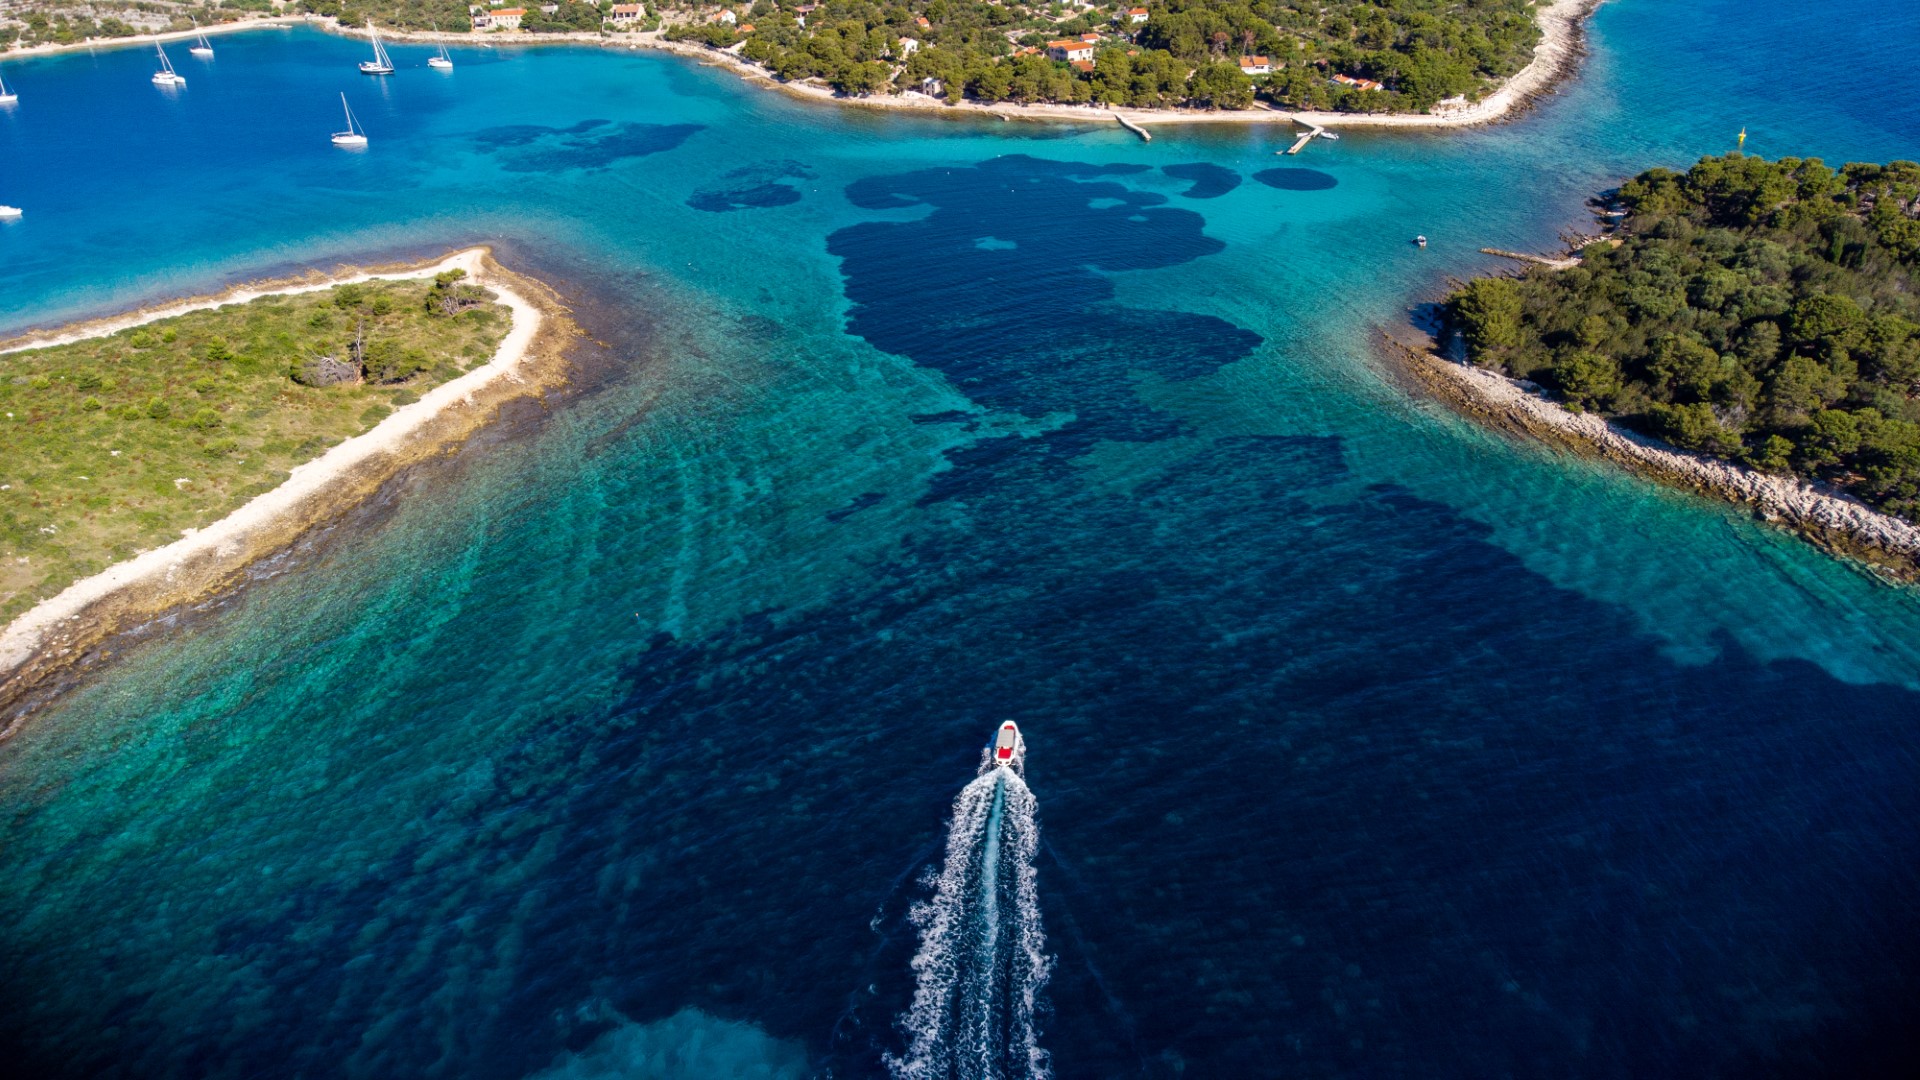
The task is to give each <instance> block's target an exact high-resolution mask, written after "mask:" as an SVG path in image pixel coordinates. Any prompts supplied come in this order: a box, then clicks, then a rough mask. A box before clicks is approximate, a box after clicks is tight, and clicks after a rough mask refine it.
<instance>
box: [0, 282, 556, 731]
mask: <svg viewBox="0 0 1920 1080" xmlns="http://www.w3.org/2000/svg"><path fill="white" fill-rule="evenodd" d="M454 268H460V269H464V270H466V271H467V273H468V275H469V277H470V278H471V279H472V280H473V281H475V282H476V283H478V284H482V285H485V286H486V287H488V288H489V289H492V290H493V292H494V293H496V294H497V295H498V296H499V298H500V302H501V303H503V304H505V305H506V306H507V307H508V308H510V309H511V310H512V312H513V324H512V327H511V328H510V329H509V330H508V332H507V336H506V338H505V339H503V340H502V341H501V343H500V347H499V349H498V350H497V351H496V352H495V353H494V355H493V358H492V359H491V360H489V361H488V362H487V363H486V364H484V365H482V366H481V367H478V368H475V369H474V370H472V371H470V372H467V373H466V374H465V375H462V376H461V377H459V378H458V379H455V380H453V381H451V382H448V383H444V384H442V385H440V386H437V387H435V388H434V389H432V390H431V391H429V392H427V393H426V394H425V395H423V396H422V397H421V399H420V400H419V401H416V402H414V403H412V404H410V405H404V406H401V407H400V408H397V409H395V410H394V411H393V414H392V415H390V416H388V417H387V418H386V419H385V420H382V421H381V422H380V423H379V424H378V425H376V426H375V427H374V428H373V429H372V430H371V431H368V432H365V433H363V434H361V435H358V436H356V437H354V438H351V439H348V440H346V441H345V442H342V443H340V444H338V445H336V446H334V447H333V448H332V449H330V450H328V451H327V452H326V453H325V454H322V455H321V456H320V457H318V458H315V459H313V460H312V461H308V462H306V463H304V464H302V465H299V466H297V467H295V468H294V469H293V470H292V471H291V473H290V475H289V476H288V478H287V480H286V481H285V482H284V483H282V484H281V485H280V486H279V487H276V488H274V489H273V490H272V491H269V492H267V493H265V494H263V495H260V496H258V497H256V498H254V499H252V500H251V501H249V502H247V503H246V504H245V505H243V506H241V507H240V508H239V509H238V510H235V511H234V512H233V513H231V514H229V515H227V516H226V517H224V518H221V519H220V520H219V521H217V522H214V523H213V524H212V525H209V526H207V527H206V528H204V529H200V530H197V531H192V530H190V531H188V532H187V533H186V535H185V536H183V537H182V538H181V539H179V540H176V541H174V542H172V543H170V544H167V545H165V546H164V547H159V548H155V549H153V550H151V551H148V552H145V553H143V554H141V555H138V556H136V557H134V558H132V559H129V560H127V561H125V562H121V563H117V564H115V565H113V566H111V567H109V568H107V569H106V570H104V571H102V572H100V573H98V574H95V575H93V576H92V577H89V578H85V579H83V580H81V581H77V582H75V583H74V584H72V585H69V586H68V587H67V588H66V589H64V590H63V591H61V592H60V593H59V594H58V595H56V596H54V597H52V598H50V599H48V600H45V601H42V602H41V603H40V604H38V605H36V606H35V607H33V608H32V609H31V610H29V611H27V612H26V613H25V614H23V615H21V616H20V617H18V618H16V619H14V620H13V621H12V622H11V623H9V624H7V626H6V628H5V629H4V630H0V739H5V738H6V737H7V736H9V735H11V734H12V733H13V732H14V731H15V730H17V729H18V727H19V726H20V724H21V723H22V722H23V721H24V720H25V718H26V716H27V714H28V713H29V712H31V711H32V709H31V707H22V702H23V701H24V700H25V699H27V698H29V697H30V696H34V695H35V692H36V691H38V690H40V689H42V688H44V687H47V686H49V685H50V684H52V683H54V682H56V681H57V678H58V676H59V675H60V674H61V673H62V672H63V671H65V670H66V669H68V668H69V667H71V666H72V665H74V664H75V663H77V662H79V661H81V660H83V659H86V658H88V655H89V653H90V651H91V650H93V649H95V648H96V647H97V646H99V645H100V644H101V642H103V641H104V640H105V639H107V638H109V637H110V636H112V635H114V634H116V633H118V632H119V631H121V630H123V629H126V628H129V627H132V626H136V625H138V624H140V623H143V622H146V621H148V620H150V619H153V618H155V617H156V616H159V615H162V614H164V613H166V612H168V611H170V610H172V609H174V608H177V607H180V606H182V605H186V604H191V603H195V602H197V601H200V600H204V599H206V598H208V597H210V596H214V595H218V594H220V593H222V592H224V591H226V590H227V589H229V588H231V587H232V586H233V585H234V584H236V583H237V582H238V581H239V579H240V578H241V576H242V574H243V571H245V570H246V568H247V567H248V566H249V565H250V564H252V563H253V562H255V561H257V560H259V559H262V558H265V557H267V556H270V555H273V554H276V553H278V552H281V551H284V550H285V549H286V548H287V547H288V546H290V545H291V544H292V543H293V542H294V541H295V540H297V539H299V537H300V536H301V535H302V534H303V533H305V532H307V531H308V530H309V529H312V528H313V527H315V526H317V525H321V524H324V523H325V522H327V521H330V520H332V519H334V518H336V517H338V516H339V515H340V514H341V513H342V512H343V511H345V510H347V509H348V508H350V507H352V506H354V505H355V504H357V503H359V502H360V501H362V500H363V499H365V498H366V497H367V496H369V495H371V494H372V493H373V492H374V491H376V490H378V489H379V487H380V486H381V485H382V484H384V483H385V482H386V481H387V480H389V479H391V478H392V477H393V476H394V475H395V474H397V473H398V472H399V471H400V470H402V469H403V468H405V467H407V466H409V465H412V464H414V463H416V462H419V461H423V460H425V459H427V458H431V457H434V456H437V455H440V454H444V453H447V452H450V451H451V450H452V449H453V448H454V447H455V446H457V445H458V444H459V443H460V442H461V441H462V440H464V439H465V438H466V436H467V435H469V434H471V433H472V432H473V431H475V430H477V429H478V428H480V427H481V426H482V425H484V424H486V423H487V422H488V421H489V420H491V419H492V418H493V417H494V416H495V415H496V414H497V413H498V411H499V409H500V407H501V406H502V405H504V404H506V403H507V402H509V401H512V400H515V399H517V398H522V397H529V396H535V395H538V394H540V393H542V392H543V391H545V390H547V389H549V388H551V387H554V386H558V385H560V384H561V383H563V382H564V381H565V380H564V375H565V352H566V349H567V346H568V343H569V342H570V341H571V339H572V338H573V337H574V336H576V335H577V334H578V333H579V331H578V328H577V327H575V325H574V324H573V321H572V319H571V318H570V317H569V315H568V312H567V309H566V308H565V307H564V306H562V304H561V303H560V300H559V298H558V296H556V295H555V294H554V293H553V291H552V290H550V289H548V288H547V287H546V286H544V285H542V284H541V283H539V282H537V281H534V280H532V279H529V278H524V277H521V276H519V275H517V274H514V273H512V272H511V271H509V270H507V269H506V268H504V267H502V266H501V265H499V264H498V263H496V262H495V261H494V260H493V258H492V253H491V252H490V251H489V250H488V249H486V248H471V249H468V250H466V251H462V252H459V253H457V254H454V255H451V256H448V257H447V258H444V259H440V260H438V261H436V262H433V263H430V264H424V265H414V266H410V267H401V268H394V267H384V268H377V269H372V270H367V269H358V268H352V269H343V270H341V271H340V272H339V273H337V274H335V275H333V276H331V277H327V278H324V279H319V280H315V279H313V278H312V277H307V278H301V279H297V280H292V281H285V282H279V283H263V284H259V285H249V286H244V287H239V288H235V289H230V290H227V291H226V292H223V293H221V294H219V295H217V296H208V297H200V298H196V299H192V300H185V301H181V302H178V303H170V304H166V305H162V306H158V307H155V308H152V309H149V310H146V311H142V312H137V313H134V314H130V315H119V316H114V317H112V318H107V319H96V320H93V321H91V322H88V323H84V324H79V325H77V326H74V327H69V328H63V329H61V330H59V331H56V332H54V333H51V334H44V335H37V336H33V337H31V338H16V339H14V340H12V341H8V342H5V343H0V352H11V351H17V350H19V349H26V348H36V347H40V346H44V345H54V344H60V343H63V342H68V341H75V340H80V339H83V338H89V337H100V336H103V335H106V334H111V333H114V332H116V331H118V330H122V329H125V328H127V327H130V326H137V325H140V324H142V323H147V322H152V321H154V320H156V319H164V318H168V317H171V316H173V315H178V314H181V313H183V312H187V311H197V310H204V309H207V308H213V307H219V306H221V305H224V304H234V303H245V302H246V301H248V300H252V299H255V298H257V297H261V296H267V295H282V294H291V293H301V292H314V291H317V290H320V289H327V288H331V287H333V286H334V285H340V284H346V283H348V282H354V281H368V280H372V279H375V278H389V279H398V278H421V277H431V276H432V275H434V274H437V273H440V272H442V271H444V270H449V269H454Z"/></svg>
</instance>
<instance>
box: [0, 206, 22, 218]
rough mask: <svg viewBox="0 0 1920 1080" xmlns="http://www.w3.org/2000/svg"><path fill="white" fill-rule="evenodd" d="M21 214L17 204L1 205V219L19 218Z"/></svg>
mask: <svg viewBox="0 0 1920 1080" xmlns="http://www.w3.org/2000/svg"><path fill="white" fill-rule="evenodd" d="M20 214H21V210H20V208H19V207H17V206H0V221H7V220H10V219H12V218H17V217H19V216H20Z"/></svg>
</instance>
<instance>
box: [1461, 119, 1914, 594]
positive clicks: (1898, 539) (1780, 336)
mask: <svg viewBox="0 0 1920 1080" xmlns="http://www.w3.org/2000/svg"><path fill="white" fill-rule="evenodd" d="M1597 205H1599V206H1600V207H1601V215H1602V216H1601V220H1602V221H1603V222H1606V223H1608V228H1607V230H1606V232H1607V235H1605V236H1603V237H1602V238H1600V239H1597V240H1595V241H1593V242H1592V243H1588V244H1586V245H1585V246H1583V247H1582V248H1581V249H1580V250H1579V251H1578V252H1577V253H1576V254H1575V255H1573V256H1571V257H1569V258H1567V259H1565V260H1541V261H1539V262H1536V263H1534V264H1531V265H1529V266H1528V268H1527V269H1525V270H1524V271H1522V272H1520V273H1519V274H1517V275H1503V276H1492V277H1482V278H1479V279H1476V280H1473V281H1470V282H1467V283H1466V284H1464V285H1462V286H1461V287H1460V288H1458V289H1457V290H1455V291H1454V292H1453V293H1452V294H1451V295H1450V296H1448V297H1447V299H1446V301H1445V312H1446V326H1447V328H1448V329H1449V330H1450V331H1451V332H1452V333H1453V334H1455V335H1457V342H1458V344H1459V346H1460V347H1461V350H1462V351H1463V353H1464V358H1465V359H1466V360H1467V361H1468V362H1469V363H1471V364H1472V365H1473V366H1474V367H1477V368H1478V369H1481V372H1482V373H1483V374H1490V375H1493V376H1500V377H1506V379H1508V380H1519V381H1520V382H1519V383H1508V385H1506V386H1504V387H1503V386H1501V385H1500V383H1494V382H1489V381H1488V380H1487V379H1485V378H1481V379H1478V380H1475V379H1463V378H1453V379H1452V380H1451V381H1452V382H1453V384H1454V385H1455V386H1456V387H1464V388H1466V389H1468V390H1469V391H1471V393H1472V395H1473V396H1475V397H1476V398H1477V399H1478V404H1480V405H1482V406H1484V405H1486V404H1488V403H1489V402H1492V403H1494V404H1496V405H1499V406H1501V407H1502V408H1505V407H1507V406H1511V405H1513V404H1515V403H1516V402H1518V401H1519V400H1520V399H1519V398H1518V397H1517V396H1516V394H1515V393H1514V387H1515V386H1523V387H1524V388H1534V387H1537V388H1540V389H1541V391H1542V392H1543V393H1544V394H1545V395H1547V396H1548V397H1550V399H1551V402H1552V409H1553V411H1554V412H1557V413H1559V414H1561V415H1562V416H1563V417H1573V416H1578V415H1584V416H1586V417H1587V418H1588V422H1587V423H1586V424H1585V425H1584V426H1583V425H1578V424H1573V423H1570V422H1567V421H1563V420H1558V419H1555V418H1554V417H1552V416H1551V414H1549V413H1546V412H1543V411H1542V410H1540V409H1538V408H1537V407H1536V408H1531V409H1528V410H1526V411H1527V412H1528V413H1529V414H1530V415H1531V416H1532V417H1533V419H1535V420H1543V419H1544V420H1545V422H1546V423H1547V424H1548V426H1550V427H1553V428H1556V429H1557V430H1559V431H1562V432H1568V431H1586V432H1588V433H1590V434H1595V435H1598V434H1599V433H1601V432H1604V431H1608V430H1610V429H1609V427H1608V425H1607V424H1606V423H1605V422H1606V421H1611V422H1612V424H1613V425H1615V426H1617V427H1618V428H1620V429H1622V430H1624V431H1625V432H1626V433H1628V434H1629V435H1632V436H1634V438H1633V439H1622V438H1619V436H1618V435H1617V433H1616V434H1615V435H1614V438H1613V440H1612V442H1611V443H1610V445H1612V446H1613V448H1614V449H1616V450H1619V451H1621V452H1624V453H1626V454H1628V455H1629V456H1632V457H1634V458H1636V459H1638V460H1639V461H1641V462H1642V463H1648V462H1659V463H1662V464H1664V465H1665V466H1668V467H1670V471H1678V472H1680V473H1683V474H1685V476H1686V477H1687V478H1689V480H1690V482H1694V483H1696V485H1697V486H1705V487H1708V488H1711V489H1714V490H1717V491H1720V492H1721V493H1723V494H1728V495H1730V496H1731V497H1736V498H1742V499H1748V500H1750V501H1759V502H1761V503H1763V504H1765V505H1768V506H1769V507H1770V508H1771V509H1775V510H1779V511H1780V512H1781V513H1782V514H1783V515H1784V516H1786V517H1788V518H1789V519H1797V515H1798V513H1799V512H1798V511H1797V510H1795V509H1792V508H1791V507H1789V508H1787V509H1780V508H1781V507H1782V506H1785V505H1787V504H1792V503H1795V502H1796V500H1797V501H1798V505H1800V506H1801V507H1802V508H1804V507H1806V506H1810V505H1812V503H1809V502H1808V500H1807V499H1806V498H1805V496H1808V495H1810V494H1818V495H1821V496H1822V497H1824V498H1826V499H1827V500H1829V502H1830V503H1831V504H1833V505H1830V506H1827V507H1826V509H1827V510H1829V511H1832V512H1831V513H1820V514H1814V515H1813V517H1812V518H1811V519H1810V520H1809V521H1807V522H1800V523H1801V524H1809V525H1811V526H1813V528H1814V531H1816V532H1820V533H1822V534H1823V535H1825V537H1826V538H1827V539H1830V540H1834V541H1836V542H1841V541H1842V537H1840V536H1838V535H1836V533H1844V534H1846V537H1845V539H1849V540H1851V541H1853V542H1854V544H1855V545H1858V546H1864V547H1868V548H1875V549H1879V550H1882V551H1888V552H1892V553H1896V554H1899V555H1901V556H1902V560H1901V561H1903V562H1904V563H1906V564H1908V565H1909V566H1911V564H1912V563H1913V560H1914V557H1915V556H1916V555H1920V543H1916V540H1917V539H1920V533H1916V531H1915V530H1914V528H1913V525H1914V523H1917V522H1920V296H1916V292H1915V288H1916V284H1920V280H1917V273H1916V272H1917V270H1920V165H1917V164H1915V163H1913V162H1910V161H1896V162H1892V163H1890V164H1886V165H1875V164H1862V163H1853V164H1848V165H1846V166H1844V167H1842V168H1839V169H1834V168H1831V167H1829V166H1827V165H1826V164H1825V163H1823V162H1822V161H1820V160H1819V159H1818V158H1793V157H1788V158H1782V159H1780V160H1778V161H1767V160H1764V159H1762V158H1757V157H1749V156H1743V155H1741V154H1739V153H1734V154H1729V155H1726V156H1723V157H1707V158H1703V159H1701V160H1700V161H1699V162H1698V163H1697V164H1695V165H1694V166H1693V167H1692V168H1690V169H1688V170H1687V171H1686V172H1684V173H1680V172H1673V171H1671V170H1668V169H1663V168H1655V169H1649V170H1647V171H1646V172H1643V173H1641V174H1640V175H1638V176H1636V177H1634V178H1633V179H1631V180H1629V181H1627V182H1625V183H1623V184H1622V185H1621V186H1620V187H1619V188H1618V190H1616V191H1614V192H1609V193H1606V194H1605V195H1603V196H1602V197H1601V199H1600V200H1599V202H1598V204H1597ZM1454 374H1455V375H1458V374H1460V373H1458V372H1455V373H1454ZM1502 381H1503V382H1504V381H1506V380H1502ZM1596 422H1598V424H1599V426H1598V427H1595V423H1596ZM1603 438H1604V437H1603ZM1662 445H1664V446H1665V447H1670V448H1677V449H1678V450H1680V451H1686V452H1688V455H1689V456H1688V457H1681V456H1680V455H1675V454H1672V453H1664V456H1660V455H1661V454H1662V453H1663V451H1662V449H1661V446H1662ZM1650 455H1651V456H1650ZM1689 460H1690V461H1691V462H1693V465H1692V466H1687V465H1679V464H1676V463H1679V462H1685V461H1689ZM1703 462H1706V463H1711V464H1712V465H1713V466H1716V467H1698V466H1700V465H1701V463H1703ZM1818 501H1819V500H1813V503H1817V502H1818ZM1848 504H1852V509H1849V510H1847V512H1844V513H1842V512H1841V510H1842V509H1843V508H1847V507H1848ZM1861 504H1864V505H1861ZM1865 507H1871V508H1873V510H1874V511H1877V513H1870V514H1869V513H1864V512H1863V511H1864V509H1865ZM1835 514H1838V515H1839V516H1837V517H1836V516H1834V515H1835ZM1842 546H1848V545H1846V544H1845V543H1842Z"/></svg>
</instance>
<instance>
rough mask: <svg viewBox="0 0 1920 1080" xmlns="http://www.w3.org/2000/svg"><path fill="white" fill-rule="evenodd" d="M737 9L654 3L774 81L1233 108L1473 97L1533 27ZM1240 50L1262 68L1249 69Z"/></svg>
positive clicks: (1300, 8)
mask: <svg viewBox="0 0 1920 1080" xmlns="http://www.w3.org/2000/svg"><path fill="white" fill-rule="evenodd" d="M716 10H717V9H716ZM734 10H735V14H736V19H735V21H734V22H733V23H726V22H715V21H712V18H711V16H710V15H709V16H707V17H705V18H700V19H691V20H690V19H688V18H687V17H686V13H684V12H676V11H674V10H673V9H670V8H669V9H665V17H666V19H667V21H668V23H669V24H670V25H669V27H668V30H667V34H668V36H669V37H673V38H678V39H687V40H697V41H701V42H705V43H706V44H709V45H712V46H715V47H718V48H726V47H731V46H733V45H736V44H739V45H742V46H743V48H742V52H743V55H745V56H746V57H747V58H749V59H751V60H755V61H758V62H760V63H762V64H765V65H766V66H767V67H768V68H770V69H771V70H773V71H774V72H775V73H776V74H778V75H780V76H781V77H782V78H787V79H804V78H818V79H822V80H825V81H826V82H828V83H830V84H831V85H833V86H834V87H835V88H836V89H839V90H841V91H843V92H846V93H856V94H869V93H889V92H896V91H899V90H902V89H923V88H926V87H927V86H928V85H929V84H928V83H927V82H926V80H928V79H933V80H936V82H937V84H938V86H939V89H940V92H941V93H943V94H945V95H947V96H949V97H952V98H956V99H958V98H961V97H966V98H971V99H974V100H981V101H1009V100H1010V101H1019V102H1069V103H1073V102H1102V103H1107V104H1116V105H1132V106H1163V105H1194V106H1200V107H1214V108H1235V109H1237V108H1246V107H1248V106H1250V105H1252V104H1253V102H1254V100H1255V99H1256V97H1258V98H1261V99H1265V100H1269V101H1271V102H1273V103H1274V104H1276V105H1281V106H1285V107H1292V108H1314V109H1341V110H1348V111H1356V112H1406V111H1421V110H1425V109H1427V108H1430V107H1431V106H1433V105H1434V104H1436V103H1438V102H1440V101H1442V100H1444V99H1447V98H1451V97H1457V96H1466V97H1477V96H1478V95H1480V94H1481V93H1482V92H1484V91H1485V90H1487V89H1489V88H1490V87H1491V86H1492V82H1491V80H1494V79H1498V78H1501V77H1504V76H1507V75H1511V74H1513V73H1514V72H1516V71H1518V70H1520V68H1522V67H1524V66H1526V63H1527V61H1528V59H1529V58H1530V57H1531V56H1532V52H1533V46H1534V44H1535V42H1537V41H1538V40H1539V35H1540V32H1539V28H1538V27H1537V26H1535V24H1534V22H1533V4H1532V3H1531V0H1379V2H1373V3H1369V2H1366V0H1323V2H1318V3H1301V2H1299V0H1254V2H1252V3H1249V2H1246V0H1164V2H1153V3H1148V4H1144V5H1136V4H1133V3H1126V2H1121V3H1107V4H1102V5H1094V4H1060V3H1056V4H1051V5H1041V4H1023V3H1018V2H1012V0H1009V2H1005V3H985V2H973V0H895V2H892V3H876V2H869V0H830V2H828V3H824V4H817V5H815V4H806V5H799V4H795V3H793V2H791V0H782V2H781V3H778V4H776V3H773V2H771V0H759V2H757V3H754V4H752V5H751V6H750V7H749V6H747V5H740V6H738V7H737V8H735V9H734ZM1136 10H1138V11H1144V12H1145V17H1144V19H1143V20H1141V21H1135V18H1134V16H1133V15H1132V14H1130V12H1132V11H1136ZM802 20H804V24H803V22H802ZM923 22H924V25H922V23H923ZM748 27H751V29H747V28H748ZM1083 35H1096V39H1095V40H1094V41H1092V42H1091V43H1090V44H1091V46H1092V48H1091V50H1090V54H1091V55H1090V57H1087V58H1083V59H1081V60H1080V62H1079V63H1078V64H1075V63H1073V62H1071V61H1068V60H1063V59H1059V58H1056V57H1052V56H1049V54H1048V49H1047V46H1048V44H1049V43H1050V42H1054V41H1060V40H1068V39H1077V38H1081V37H1082V36H1083ZM903 38H904V39H909V40H911V41H912V42H913V44H912V45H906V44H903V42H902V40H901V39H903ZM1242 57H1260V58H1263V59H1264V60H1265V61H1266V63H1265V64H1264V65H1259V66H1264V67H1267V68H1269V69H1270V70H1269V71H1267V72H1265V73H1260V74H1252V75H1250V74H1248V73H1247V72H1246V71H1244V70H1243V65H1242V63H1241V58H1242ZM1249 66H1254V65H1249ZM1335 76H1346V77H1347V78H1348V79H1351V80H1353V82H1352V83H1342V82H1337V81H1335ZM1375 84H1377V85H1375Z"/></svg>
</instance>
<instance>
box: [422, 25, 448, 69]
mask: <svg viewBox="0 0 1920 1080" xmlns="http://www.w3.org/2000/svg"><path fill="white" fill-rule="evenodd" d="M430 25H432V27H433V32H434V33H436V34H437V33H439V32H440V24H439V23H432V24H430ZM439 48H440V55H439V56H429V57H427V66H428V67H430V68H439V69H440V70H441V71H452V70H453V57H451V56H448V55H447V46H446V43H445V42H442V43H441V44H440V46H439Z"/></svg>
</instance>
